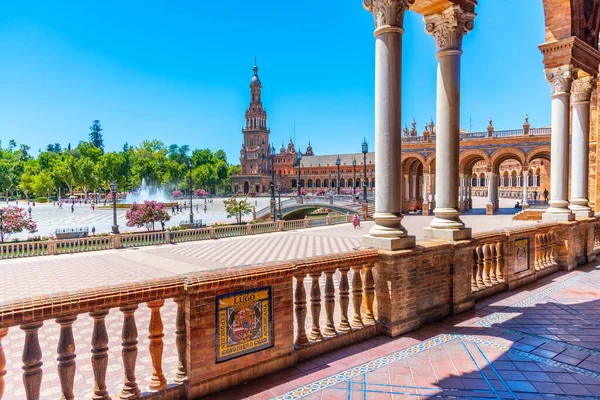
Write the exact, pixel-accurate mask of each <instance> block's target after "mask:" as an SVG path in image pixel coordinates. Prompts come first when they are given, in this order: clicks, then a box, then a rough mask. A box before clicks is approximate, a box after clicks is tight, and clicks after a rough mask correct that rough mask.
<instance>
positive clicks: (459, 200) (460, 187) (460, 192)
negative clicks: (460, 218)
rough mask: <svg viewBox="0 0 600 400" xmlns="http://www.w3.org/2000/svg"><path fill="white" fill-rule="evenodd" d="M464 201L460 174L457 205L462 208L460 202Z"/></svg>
mask: <svg viewBox="0 0 600 400" xmlns="http://www.w3.org/2000/svg"><path fill="white" fill-rule="evenodd" d="M463 201H465V197H464V182H463V176H462V174H460V175H458V205H459V207H461V206H462V202H463Z"/></svg>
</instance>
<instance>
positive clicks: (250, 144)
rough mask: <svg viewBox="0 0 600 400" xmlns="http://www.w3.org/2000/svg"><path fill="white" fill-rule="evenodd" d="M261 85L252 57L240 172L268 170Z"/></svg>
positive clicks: (265, 171) (255, 172)
mask: <svg viewBox="0 0 600 400" xmlns="http://www.w3.org/2000/svg"><path fill="white" fill-rule="evenodd" d="M261 92H262V85H261V83H260V79H259V78H258V67H257V66H256V57H254V76H253V77H252V79H251V80H250V106H249V107H248V109H247V110H246V126H244V128H242V132H243V133H244V144H243V145H242V151H241V154H240V165H241V167H242V174H263V173H268V172H270V161H269V134H270V131H269V129H268V128H267V112H266V111H265V110H264V108H263V105H262V100H261V95H262V93H261Z"/></svg>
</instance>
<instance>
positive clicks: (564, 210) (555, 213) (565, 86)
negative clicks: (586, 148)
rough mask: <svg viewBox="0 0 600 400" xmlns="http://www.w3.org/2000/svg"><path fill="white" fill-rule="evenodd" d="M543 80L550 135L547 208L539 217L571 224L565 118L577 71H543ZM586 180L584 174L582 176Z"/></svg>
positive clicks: (567, 125)
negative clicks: (547, 88) (548, 103)
mask: <svg viewBox="0 0 600 400" xmlns="http://www.w3.org/2000/svg"><path fill="white" fill-rule="evenodd" d="M545 73H546V80H547V81H548V82H550V85H551V86H552V135H551V138H550V142H551V145H550V159H551V160H552V163H551V164H550V201H548V203H549V204H550V207H548V208H547V209H546V211H545V212H544V214H542V220H544V221H572V220H574V219H575V215H574V214H573V213H572V212H571V210H569V207H568V206H569V201H568V200H567V191H568V188H569V168H568V166H569V126H570V121H569V115H570V109H569V108H570V103H571V101H570V94H571V84H572V82H573V79H576V78H577V69H575V68H573V67H572V66H571V65H563V66H562V67H557V68H550V69H546V70H545ZM586 179H587V174H586Z"/></svg>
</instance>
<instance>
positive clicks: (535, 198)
mask: <svg viewBox="0 0 600 400" xmlns="http://www.w3.org/2000/svg"><path fill="white" fill-rule="evenodd" d="M533 202H534V203H537V190H535V191H534V192H533Z"/></svg>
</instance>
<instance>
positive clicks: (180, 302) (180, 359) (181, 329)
mask: <svg viewBox="0 0 600 400" xmlns="http://www.w3.org/2000/svg"><path fill="white" fill-rule="evenodd" d="M174 301H175V304H177V318H176V320H175V345H176V346H177V373H176V374H175V377H174V378H173V381H174V382H175V383H183V382H185V381H187V379H188V377H187V370H186V355H185V335H186V331H185V298H184V297H179V298H177V299H174Z"/></svg>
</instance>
